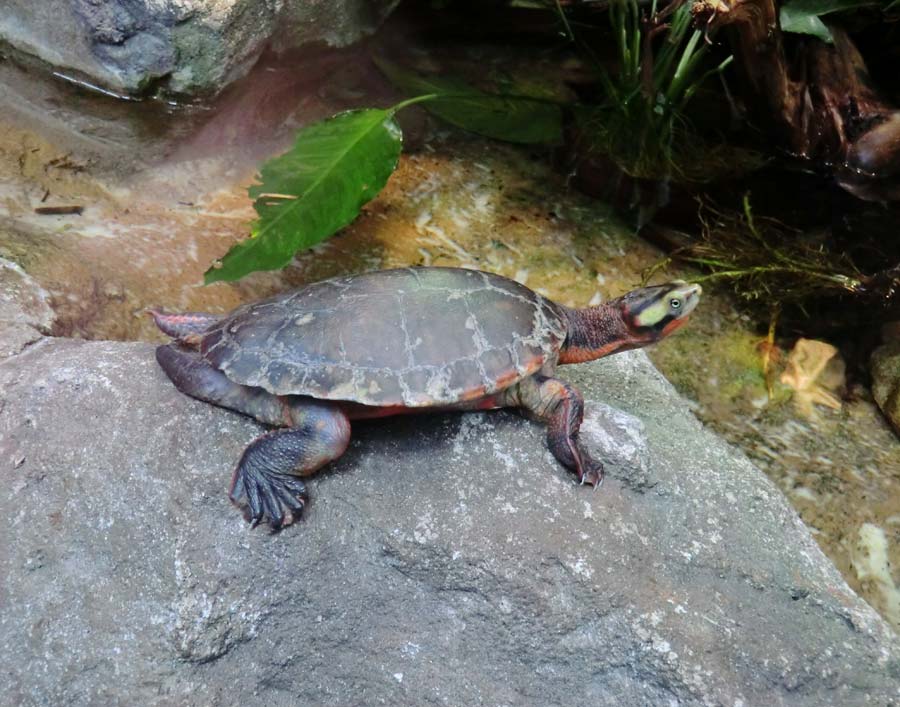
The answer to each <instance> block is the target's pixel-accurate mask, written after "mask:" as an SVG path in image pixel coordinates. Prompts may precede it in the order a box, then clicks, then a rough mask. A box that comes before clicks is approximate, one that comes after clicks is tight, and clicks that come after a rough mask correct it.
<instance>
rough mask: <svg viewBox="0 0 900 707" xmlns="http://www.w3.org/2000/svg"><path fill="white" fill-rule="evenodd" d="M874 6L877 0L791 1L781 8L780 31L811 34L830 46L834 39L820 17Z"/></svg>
mask: <svg viewBox="0 0 900 707" xmlns="http://www.w3.org/2000/svg"><path fill="white" fill-rule="evenodd" d="M875 4H877V0H791V2H786V3H785V4H784V5H782V6H781V12H780V15H779V17H780V19H781V29H782V30H784V31H785V32H793V33H795V34H811V35H813V36H814V37H818V38H819V39H821V40H822V41H823V42H828V43H829V44H831V43H833V42H834V38H833V37H832V36H831V31H830V30H829V29H828V27H827V26H826V25H825V23H824V22H822V20H821V19H819V18H820V17H822V15H828V14H831V13H832V12H841V11H843V10H853V9H855V8H857V7H864V6H867V5H875Z"/></svg>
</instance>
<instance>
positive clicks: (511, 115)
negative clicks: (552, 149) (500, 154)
mask: <svg viewBox="0 0 900 707" xmlns="http://www.w3.org/2000/svg"><path fill="white" fill-rule="evenodd" d="M375 63H376V64H377V65H378V68H380V69H381V71H382V72H383V73H384V75H385V76H387V77H388V78H389V79H390V80H391V82H392V83H393V84H394V85H396V86H397V87H398V88H399V89H400V90H402V91H404V92H405V93H407V94H409V95H412V96H416V95H421V94H433V95H434V98H433V99H432V100H429V101H428V102H426V103H425V104H424V107H425V109H426V110H428V111H429V112H431V113H433V114H434V115H436V116H437V117H438V118H440V119H442V120H445V121H447V122H448V123H450V124H451V125H455V126H457V127H459V128H462V129H463V130H468V131H470V132H473V133H478V134H479V135H484V136H485V137H490V138H494V139H496V140H505V141H506V142H516V143H523V144H533V143H541V144H547V145H555V144H558V143H560V142H562V108H561V107H560V105H558V104H557V103H554V102H552V101H549V100H547V99H545V98H540V97H535V96H527V95H508V94H503V95H500V94H491V93H484V92H483V91H479V90H478V89H476V88H473V87H472V86H469V85H468V84H466V83H464V82H463V81H460V80H458V79H455V78H445V77H439V76H421V75H419V74H416V73H413V72H411V71H409V70H408V69H405V68H403V67H400V66H398V65H396V64H394V63H392V62H389V61H387V60H386V59H376V60H375Z"/></svg>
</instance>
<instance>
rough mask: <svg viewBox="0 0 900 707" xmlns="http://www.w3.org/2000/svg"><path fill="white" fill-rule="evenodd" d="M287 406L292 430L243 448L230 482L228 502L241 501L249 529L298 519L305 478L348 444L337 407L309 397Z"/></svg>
mask: <svg viewBox="0 0 900 707" xmlns="http://www.w3.org/2000/svg"><path fill="white" fill-rule="evenodd" d="M298 400H302V402H297V401H292V402H291V403H290V409H291V416H292V417H293V419H294V427H290V428H287V429H280V430H275V431H274V432H267V433H266V434H263V435H260V436H259V437H257V438H256V439H255V440H253V441H252V442H251V443H250V444H249V446H248V447H247V448H246V449H245V450H244V454H243V456H241V460H240V462H238V465H237V469H235V471H234V476H233V477H232V479H231V488H230V490H229V492H228V495H229V498H231V500H232V502H233V503H235V505H238V504H239V503H240V501H241V499H243V498H244V497H246V499H247V508H248V516H249V518H248V520H249V521H250V524H251V525H252V526H253V527H256V526H257V525H258V524H259V523H260V521H261V520H262V519H263V518H264V517H267V518H268V519H269V523H270V524H271V525H272V527H273V528H275V529H278V528H281V527H282V526H284V525H290V523H292V522H293V521H294V520H296V519H298V518H299V517H300V514H301V513H302V512H303V508H304V507H305V506H306V503H307V501H308V498H309V497H308V496H307V493H306V484H304V483H303V482H302V481H301V480H300V479H298V478H297V477H298V476H307V475H309V474H312V473H313V472H314V471H316V470H317V469H320V468H321V467H323V466H325V464H327V463H328V462H330V461H333V460H334V459H337V458H338V457H340V456H341V455H342V454H343V453H344V451H345V450H346V449H347V445H348V444H349V442H350V422H349V420H348V419H347V416H346V415H345V414H344V413H343V412H342V411H341V410H340V409H339V408H337V407H335V406H333V405H329V404H328V403H320V402H318V401H315V400H311V399H298Z"/></svg>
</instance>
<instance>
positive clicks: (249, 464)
mask: <svg viewBox="0 0 900 707" xmlns="http://www.w3.org/2000/svg"><path fill="white" fill-rule="evenodd" d="M228 496H229V498H230V499H231V501H232V503H234V504H235V505H240V502H241V501H242V500H243V499H244V498H246V500H247V508H246V512H245V518H246V520H247V522H249V523H250V527H251V528H255V527H256V526H258V525H259V524H260V523H262V522H263V520H265V519H268V522H269V525H270V526H271V527H272V529H273V530H280V529H281V528H283V527H284V526H286V525H290V524H291V523H293V522H294V521H295V520H298V519H299V518H300V516H301V515H302V514H303V509H304V508H305V507H306V504H307V501H308V498H309V497H308V496H307V493H306V484H304V483H303V482H302V481H301V480H300V479H298V478H296V477H294V476H290V475H288V474H282V473H279V472H274V471H272V470H271V469H267V468H266V467H265V466H264V465H262V464H254V463H253V460H252V459H247V458H244V459H242V460H241V463H240V465H238V468H237V469H236V470H235V472H234V478H233V479H232V482H231V490H230V491H229V493H228Z"/></svg>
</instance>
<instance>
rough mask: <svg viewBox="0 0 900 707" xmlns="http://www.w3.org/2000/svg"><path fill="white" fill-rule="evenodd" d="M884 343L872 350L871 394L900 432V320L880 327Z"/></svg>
mask: <svg viewBox="0 0 900 707" xmlns="http://www.w3.org/2000/svg"><path fill="white" fill-rule="evenodd" d="M882 339H883V340H884V343H883V344H882V345H881V346H879V347H878V348H877V349H875V351H873V352H872V359H871V361H870V362H869V370H870V371H871V373H872V396H873V397H874V398H875V402H877V403H878V407H880V408H881V411H882V412H883V413H884V416H885V417H886V418H887V419H888V420H890V422H891V424H892V425H893V426H894V429H895V430H897V432H898V433H900V322H893V323H890V324H886V325H885V326H884V327H883V328H882Z"/></svg>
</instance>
